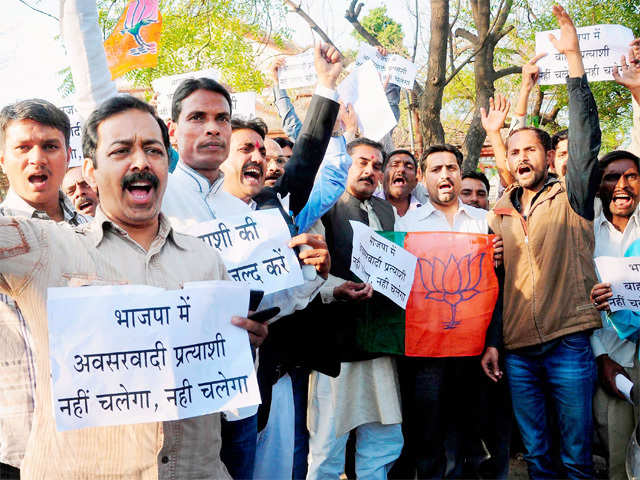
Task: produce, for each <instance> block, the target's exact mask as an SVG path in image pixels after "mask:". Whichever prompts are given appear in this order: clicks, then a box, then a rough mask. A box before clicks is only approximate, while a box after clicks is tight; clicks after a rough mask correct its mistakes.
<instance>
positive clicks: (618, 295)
mask: <svg viewBox="0 0 640 480" xmlns="http://www.w3.org/2000/svg"><path fill="white" fill-rule="evenodd" d="M595 262H596V268H597V269H598V275H599V277H600V280H601V281H603V282H607V283H610V284H611V290H612V292H613V296H612V297H611V298H610V299H609V308H610V309H611V311H612V312H617V311H618V310H633V311H636V312H640V257H597V258H596V259H595Z"/></svg>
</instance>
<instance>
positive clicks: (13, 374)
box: [0, 188, 88, 467]
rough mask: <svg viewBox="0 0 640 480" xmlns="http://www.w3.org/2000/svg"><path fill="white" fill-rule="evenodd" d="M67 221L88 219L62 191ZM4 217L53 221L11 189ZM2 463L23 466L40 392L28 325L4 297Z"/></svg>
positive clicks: (1, 211)
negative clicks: (21, 464)
mask: <svg viewBox="0 0 640 480" xmlns="http://www.w3.org/2000/svg"><path fill="white" fill-rule="evenodd" d="M59 201H60V208H61V209H62V213H63V215H64V221H65V222H67V223H69V224H70V225H80V224H83V223H87V222H88V220H87V218H86V217H84V216H83V215H80V214H79V213H77V212H76V211H75V209H74V208H73V205H72V204H71V201H70V200H69V199H68V198H67V196H66V195H64V194H63V193H62V192H59ZM0 215H5V216H20V217H28V218H37V219H41V220H49V216H48V215H47V214H46V213H45V212H42V211H39V210H36V209H35V208H33V207H32V206H31V205H29V204H28V203H27V202H26V201H25V200H24V199H23V198H22V197H20V196H19V195H18V194H17V193H16V192H15V191H14V190H13V189H11V188H9V191H8V192H7V196H6V198H5V200H4V201H3V202H2V203H1V204H0ZM0 327H1V328H0V332H2V333H1V335H0V385H1V386H2V388H0V461H1V462H3V463H7V464H9V465H13V466H14V467H19V466H20V463H21V462H22V458H23V456H24V451H25V448H26V445H27V439H28V438H29V432H30V431H31V419H32V416H33V408H34V397H35V389H36V375H35V363H34V358H33V346H32V341H31V335H30V332H29V329H28V328H27V324H26V322H25V320H24V317H23V316H22V313H21V312H20V309H19V308H18V306H17V305H16V302H15V300H14V299H13V298H11V297H9V296H7V295H0Z"/></svg>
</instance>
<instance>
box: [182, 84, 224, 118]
mask: <svg viewBox="0 0 640 480" xmlns="http://www.w3.org/2000/svg"><path fill="white" fill-rule="evenodd" d="M196 90H208V91H209V92H213V93H219V94H220V95H222V96H223V97H224V98H225V99H226V100H227V103H228V104H229V114H231V113H232V105H233V102H232V101H231V95H230V94H229V92H228V91H227V89H226V88H224V87H223V86H222V85H221V84H219V83H218V82H216V81H215V80H213V79H212V78H206V77H202V78H187V79H186V80H183V81H182V83H181V84H180V85H178V88H176V91H175V92H174V94H173V99H172V101H171V120H173V121H174V122H177V121H178V118H179V117H180V113H181V112H182V101H183V100H184V99H185V98H187V97H188V96H189V95H191V94H192V93H193V92H195V91H196Z"/></svg>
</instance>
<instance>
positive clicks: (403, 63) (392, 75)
mask: <svg viewBox="0 0 640 480" xmlns="http://www.w3.org/2000/svg"><path fill="white" fill-rule="evenodd" d="M367 60H371V61H372V62H373V64H374V66H375V67H376V70H378V72H380V75H381V76H382V79H386V78H387V77H389V83H395V84H396V85H398V86H400V87H402V88H406V89H407V90H412V89H413V83H414V82H415V80H416V74H417V73H418V67H417V66H416V64H415V63H412V62H410V61H409V60H407V59H406V58H403V57H401V56H400V55H396V54H389V55H387V56H382V55H380V53H378V50H376V48H375V47H372V46H371V45H367V44H364V43H363V44H362V46H361V47H360V50H358V56H357V57H356V66H360V65H362V64H363V63H365V62H366V61H367Z"/></svg>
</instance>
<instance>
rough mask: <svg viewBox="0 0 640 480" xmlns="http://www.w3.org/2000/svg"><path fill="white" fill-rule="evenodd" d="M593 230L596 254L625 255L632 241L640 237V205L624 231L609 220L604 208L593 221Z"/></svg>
mask: <svg viewBox="0 0 640 480" xmlns="http://www.w3.org/2000/svg"><path fill="white" fill-rule="evenodd" d="M593 230H594V234H595V242H596V246H595V250H594V256H602V255H604V256H616V257H621V256H623V255H624V253H625V251H626V250H627V248H629V246H630V245H631V243H632V242H633V241H634V240H636V239H637V238H638V237H640V205H638V207H636V209H635V211H634V212H633V213H632V214H631V217H629V222H628V223H627V226H626V227H625V229H624V232H620V231H619V230H618V229H616V227H614V226H613V224H612V223H611V222H610V221H609V220H607V217H605V215H604V211H603V210H602V209H600V214H599V215H598V216H597V217H596V219H595V221H594V222H593Z"/></svg>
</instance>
